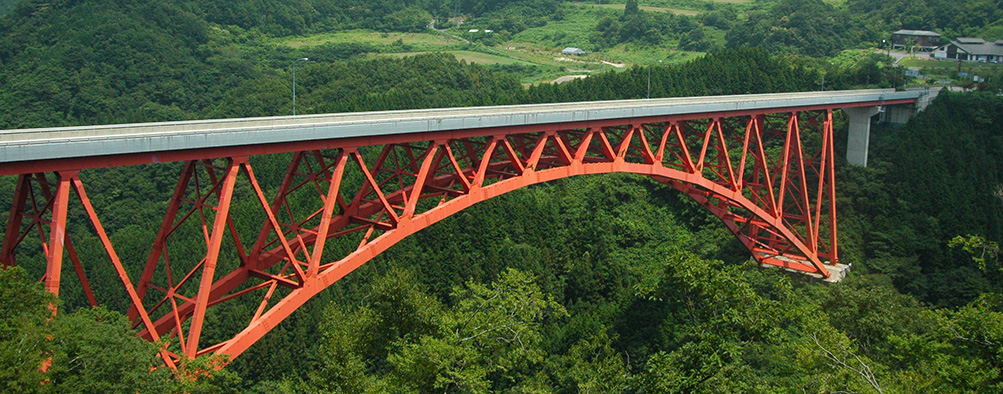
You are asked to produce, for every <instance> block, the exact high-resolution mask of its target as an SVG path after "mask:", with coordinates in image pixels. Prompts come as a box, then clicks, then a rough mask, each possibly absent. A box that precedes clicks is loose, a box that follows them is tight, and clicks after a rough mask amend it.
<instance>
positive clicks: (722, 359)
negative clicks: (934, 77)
mask: <svg viewBox="0 0 1003 394" xmlns="http://www.w3.org/2000/svg"><path fill="white" fill-rule="evenodd" d="M606 3H607V2H594V3H588V2H586V3H584V5H583V4H582V3H571V2H561V1H556V0H512V1H477V0H458V1H452V0H381V1H378V2H371V1H356V0H335V1H330V0H293V1H276V0H270V1H255V2H233V1H223V0H204V1H198V2H196V1H188V0H173V1H169V0H154V1H138V0H115V1H75V0H26V1H21V2H5V1H0V14H3V13H4V11H9V12H7V13H6V15H5V16H3V17H2V19H0V86H3V89H0V129H9V128H28V127H46V126H61V125H81V124H104V123H123V122H146V121H163V120H182V119H200V118H224V117H246V116H271V115H279V114H288V113H290V112H291V102H290V92H291V88H292V86H291V84H292V81H291V75H290V72H291V67H290V65H291V63H292V59H297V58H301V57H308V58H310V59H311V61H310V62H304V63H301V64H299V68H298V70H297V84H298V86H297V92H298V93H299V94H300V96H299V97H298V100H299V101H298V103H297V106H298V107H297V108H298V109H297V110H298V111H300V112H301V113H323V112H342V111H366V110H383V109H403V108H431V107H450V106H470V105H494V104H519V103H544V102H567V101H584V100H607V99H624V98H642V97H645V96H646V95H647V89H648V77H649V75H650V86H651V96H652V97H670V96H696V95H715V94H745V93H766V92H781V91H809V90H819V89H821V88H822V87H823V86H822V85H823V84H824V88H826V89H827V90H828V89H848V88H855V87H893V86H901V83H902V79H901V78H902V73H901V70H900V69H898V68H895V67H893V66H891V64H890V61H889V60H888V58H887V57H886V56H884V55H883V54H878V53H873V52H872V51H858V52H852V51H842V50H843V49H847V48H856V47H867V45H868V42H870V43H871V44H873V43H875V42H879V41H880V40H881V39H882V38H884V37H885V35H886V34H887V32H888V31H891V30H894V29H898V28H914V29H919V28H922V29H934V30H937V31H939V32H941V33H943V34H945V35H947V36H949V37H953V36H960V35H979V34H986V36H985V38H987V39H993V38H1003V26H1000V23H1001V22H1000V20H1001V14H1000V12H1001V11H1000V10H1001V9H1003V7H1001V6H1000V3H999V1H998V0H996V1H995V2H993V1H986V0H966V1H962V2H954V3H946V2H936V1H918V2H900V1H884V2H874V1H859V0H849V1H847V2H846V3H845V4H834V3H832V2H822V1H818V0H779V1H756V2H751V3H741V4H722V3H705V2H699V1H697V0H686V1H683V0H679V1H676V2H659V3H657V4H655V5H657V6H666V5H667V6H679V7H684V6H685V7H691V8H692V7H696V8H700V11H699V12H697V13H696V14H692V13H690V15H687V14H674V13H671V12H663V11H660V10H661V9H665V8H666V7H663V8H661V9H660V8H657V7H655V8H656V9H654V10H653V9H652V8H650V7H647V6H648V5H649V4H647V3H646V2H643V1H642V2H638V1H633V0H631V1H629V2H627V3H628V4H619V5H615V4H606ZM591 6H595V7H594V8H581V7H591ZM600 6H601V7H600ZM613 6H616V7H613ZM576 7H577V8H576ZM568 15H579V16H580V15H586V16H587V17H588V18H591V19H589V23H588V24H587V26H586V27H585V28H582V30H581V31H586V32H588V33H586V34H581V37H580V38H581V39H583V40H587V44H588V45H591V46H592V48H597V49H603V50H622V49H623V48H625V46H626V47H634V48H640V49H641V50H642V51H655V50H660V49H661V48H664V47H672V48H678V49H684V50H695V51H710V53H709V54H706V55H702V56H699V57H696V58H695V60H692V61H688V62H682V63H675V64H671V63H670V62H666V63H665V64H660V65H657V66H653V67H641V66H633V67H629V66H628V67H623V68H622V69H617V71H607V72H595V73H592V74H591V76H590V77H588V78H585V79H580V80H576V81H574V82H569V83H565V84H535V85H532V86H528V87H526V86H524V85H523V84H522V83H521V81H520V75H521V73H525V72H527V70H533V69H534V68H538V67H539V66H536V65H525V64H519V63H512V64H495V65H481V64H474V63H473V62H469V61H464V60H457V58H456V56H455V55H454V54H453V53H442V52H435V51H431V52H435V53H411V51H412V50H413V49H414V46H415V45H419V44H414V43H411V42H405V41H404V40H403V38H402V39H399V40H395V39H388V40H387V43H372V42H333V43H332V42H327V43H323V44H318V45H308V46H299V47H297V46H289V45H281V44H278V42H281V41H278V40H279V39H282V38H288V37H308V36H310V35H316V34H321V35H322V34H327V33H329V32H340V31H346V30H349V29H360V28H364V29H369V30H371V31H376V32H378V33H374V34H377V35H387V36H388V37H389V36H390V35H389V33H390V32H421V31H426V30H428V28H427V26H428V25H429V24H430V23H431V22H432V21H433V19H434V20H435V24H436V27H437V28H439V27H440V26H442V27H445V28H446V30H444V31H443V32H437V33H436V34H442V35H447V36H448V35H449V34H452V33H450V32H451V31H456V30H459V31H463V29H464V28H465V26H476V27H478V28H497V29H498V30H499V32H498V34H497V35H496V36H494V37H486V38H482V39H481V40H482V41H478V40H479V38H476V37H473V36H468V38H464V40H467V41H471V42H467V43H463V44H458V45H466V46H464V47H463V48H465V49H477V48H480V49H481V50H484V51H488V52H491V51H497V49H496V47H491V46H490V45H486V44H479V43H478V42H491V41H492V40H494V41H503V39H505V38H511V37H513V36H514V35H515V34H518V33H519V32H523V31H527V30H528V29H531V28H534V27H540V26H548V25H550V24H553V23H562V18H566V17H568ZM460 20H463V21H464V22H463V23H465V24H466V25H464V27H457V26H456V25H455V24H456V23H460ZM448 29H453V30H448ZM994 29H996V30H994ZM994 31H998V32H999V35H998V36H997V37H993V36H991V34H994V33H993V32H994ZM311 37H312V36H311ZM393 37H404V38H406V37H410V36H404V35H400V36H393ZM439 37H442V36H439ZM448 39H449V40H453V41H454V42H461V40H460V39H459V38H456V37H449V38H448ZM576 39H577V37H576ZM555 40H556V38H555ZM478 45H481V46H478ZM750 47H759V48H750ZM384 52H393V53H395V54H400V53H403V54H406V56H374V54H383V53H384ZM417 52H422V51H417ZM546 56H549V55H546ZM980 87H981V88H982V89H987V90H990V91H993V90H994V89H995V90H996V91H998V89H999V88H1000V82H999V80H998V79H995V80H994V79H990V80H989V81H988V82H986V83H984V84H982V85H980ZM839 116H841V115H839ZM837 120H838V122H837V123H838V124H837V133H838V135H837V137H836V141H837V148H838V149H845V148H842V145H843V141H845V119H843V118H838V119H837ZM1001 136H1003V99H1001V98H1000V97H999V96H997V95H993V94H989V93H965V94H961V93H948V92H944V93H942V94H941V97H940V98H938V100H937V101H936V102H935V103H934V104H933V105H932V106H931V107H930V108H929V109H928V110H927V111H926V112H924V113H922V114H920V115H919V116H918V117H916V118H915V119H913V120H912V121H911V122H910V123H909V124H908V125H906V126H904V127H898V128H894V127H893V128H887V127H883V126H875V130H874V132H873V134H872V138H873V140H872V145H871V147H872V149H871V165H870V167H868V168H859V167H850V166H848V165H846V164H845V163H843V162H838V163H837V184H838V185H839V186H838V193H839V194H838V198H839V214H840V216H839V225H840V237H841V248H842V250H843V256H842V259H843V261H844V262H847V263H851V262H852V263H853V264H854V270H853V271H852V273H851V274H850V277H849V278H847V279H846V280H845V281H844V282H842V283H839V284H835V285H823V284H820V283H818V282H816V281H813V280H810V279H807V278H803V277H799V276H789V275H786V274H784V273H782V272H778V271H775V270H762V269H759V268H757V267H755V266H754V265H751V264H750V263H748V255H747V252H746V251H745V249H744V247H743V246H742V245H740V244H739V243H738V242H737V241H736V240H735V239H734V238H733V237H732V236H731V234H730V233H729V232H728V230H727V229H726V228H724V227H723V226H721V224H720V223H719V222H718V221H717V220H716V219H715V218H714V217H713V216H712V215H709V214H708V213H707V212H706V211H705V210H704V209H703V208H701V207H699V206H698V205H696V204H695V203H693V202H692V201H690V200H689V199H687V198H686V197H685V196H682V195H680V194H679V193H677V192H675V191H674V190H672V189H671V188H668V187H666V186H664V185H662V184H660V183H657V182H655V181H653V180H650V179H647V178H643V177H638V176H625V175H609V176H594V177H581V178H572V179H566V180H562V181H559V182H552V183H548V184H543V185H538V186H535V187H532V188H527V189H522V190H519V191H516V192H513V193H510V194H507V195H505V196H502V197H499V198H496V199H493V200H489V201H486V202H484V203H481V204H479V205H476V206H474V207H471V208H469V209H468V210H466V211H464V212H461V213H459V214H457V215H455V216H454V217H451V218H449V219H447V220H444V221H442V222H441V223H439V224H437V225H435V226H432V227H430V228H428V229H426V230H424V231H422V232H420V233H418V234H416V235H414V236H412V237H410V238H408V239H405V240H404V241H403V242H402V243H400V244H399V245H397V246H395V247H394V248H391V249H390V250H388V251H387V252H386V253H384V254H382V255H381V256H380V257H378V258H377V259H375V260H373V261H372V262H370V263H368V264H366V265H364V266H363V267H362V268H360V269H359V270H358V271H356V272H354V273H353V274H351V275H349V276H348V277H346V278H345V279H343V280H342V281H340V282H339V283H337V284H336V285H335V286H332V288H331V289H329V290H328V291H326V292H324V293H321V295H319V296H318V297H317V298H315V299H314V300H312V301H311V302H309V303H308V304H307V305H305V306H304V307H303V308H301V310H300V311H299V312H298V313H296V314H294V315H293V316H292V317H291V318H289V319H287V320H286V321H285V322H283V323H282V324H281V325H279V326H278V327H277V328H275V330H274V331H272V333H271V334H269V335H268V336H266V337H265V338H264V339H263V340H262V341H260V342H259V343H257V344H255V345H254V346H253V347H252V348H251V349H250V350H249V351H248V352H246V353H245V354H244V355H242V356H241V358H239V359H237V360H235V361H234V362H233V363H232V364H230V365H229V366H228V367H227V368H226V369H224V370H222V371H221V372H211V371H213V368H212V367H213V366H214V364H213V363H215V362H219V360H212V359H197V360H195V361H193V362H191V363H190V364H189V365H186V366H185V369H184V370H185V371H188V372H186V373H189V374H184V373H183V374H178V375H173V374H171V373H169V371H167V370H166V369H165V368H155V367H154V366H156V365H159V363H158V361H157V359H156V357H155V354H156V351H157V347H156V344H150V343H146V342H144V341H141V340H139V339H137V338H134V337H132V336H131V335H130V334H131V333H132V332H131V330H130V328H129V323H128V322H127V320H126V319H125V318H124V317H123V316H122V315H121V314H120V313H119V312H121V311H123V310H124V309H123V308H124V307H125V304H124V301H122V300H124V299H125V296H124V292H123V291H122V290H121V289H119V288H118V287H113V284H114V283H115V280H117V279H116V278H114V275H113V274H112V273H110V272H103V273H100V274H97V275H95V276H93V277H91V281H92V285H95V286H107V287H109V289H108V290H107V292H106V294H109V295H108V296H106V297H107V298H105V299H102V301H103V302H105V303H106V304H108V305H107V307H108V309H104V308H96V309H92V308H88V307H85V305H86V301H85V299H84V298H83V294H82V292H80V291H78V290H75V289H74V288H73V287H72V286H71V285H69V284H67V285H66V286H67V289H66V290H65V291H64V292H62V294H61V299H60V300H58V301H54V300H53V299H52V298H51V297H50V296H49V295H47V294H46V293H44V292H43V291H42V289H41V288H40V286H39V285H38V284H37V283H36V280H37V275H38V274H39V272H41V270H42V269H43V266H44V258H43V255H42V252H41V248H40V247H39V248H37V249H39V250H36V251H29V250H24V251H21V253H22V254H21V255H20V260H19V263H21V264H22V266H23V267H19V268H15V269H6V270H2V271H0V305H2V308H0V366H2V367H0V392H18V393H20V392H70V393H71V392H135V391H141V392H165V393H166V392H187V393H198V392H261V393H266V392H267V393H272V392H285V393H299V392H303V393H306V392H345V393H358V392H373V393H377V392H433V391H434V392H456V393H459V392H478V393H479V392H499V393H501V392H540V393H546V392H553V393H573V392H608V393H665V392H685V393H720V392H764V393H766V392H819V393H828V392H971V393H982V392H1000V391H1003V359H1001V356H1000V355H1001V354H1003V352H1001V347H1000V346H1001V345H1000V344H1001V343H1003V296H1001V293H1003V288H1001V286H1003V285H1001V283H1003V282H1001V279H1003V278H1001V275H1003V271H1001V270H1003V265H1001V264H1000V261H999V251H1000V249H999V242H1000V241H1003V221H1001V218H1003V216H1001V214H1003V198H1001V197H1000V196H1001V191H1000V189H1001V188H1000V184H1001V175H1000V174H1001V168H1003V161H1001V160H1003V138H1001ZM840 157H841V155H840ZM262 160H263V161H262V162H261V163H256V164H255V165H256V168H268V167H275V168H279V167H281V166H282V163H281V160H278V159H269V158H264V159H262ZM259 165H260V166H261V167H258V166H259ZM177 172H178V168H177V166H176V165H174V164H164V165H149V166H138V167H119V168H111V169H105V170H95V171H87V172H85V173H84V174H83V176H86V177H87V179H88V187H89V189H88V193H89V194H90V195H91V198H92V199H93V200H94V201H95V205H96V206H100V207H103V208H101V209H106V210H107V212H114V213H115V214H113V215H112V214H104V212H101V216H102V220H103V221H104V224H105V225H106V227H107V228H108V230H109V232H110V233H111V238H112V239H113V241H114V242H115V244H116V246H117V248H118V249H119V250H120V251H121V254H122V258H123V261H126V262H128V264H130V265H129V266H128V267H127V268H128V269H129V270H130V273H131V274H132V275H137V273H136V272H138V270H139V269H141V268H140V264H141V262H143V261H145V258H146V253H148V251H147V250H144V248H146V247H148V246H147V245H146V244H145V243H144V242H145V241H146V239H147V238H144V237H145V236H146V235H148V234H147V233H149V232H150V231H154V230H155V229H156V227H157V223H158V221H159V218H158V216H157V215H158V212H162V211H163V208H164V205H165V204H166V201H167V200H168V199H169V198H170V193H171V191H172V187H173V183H172V182H173V181H174V180H175V179H176V178H175V177H176V176H177ZM280 172H281V171H276V173H280ZM278 176H279V175H275V174H270V175H269V174H267V173H265V174H262V179H263V182H268V181H271V182H272V183H275V182H278V180H277V179H271V178H276V177H278ZM13 187H14V186H13V180H12V179H10V178H3V179H0V201H11V196H12V195H13ZM0 212H3V213H2V214H0V219H4V220H5V219H6V217H7V213H6V212H7V209H3V210H0ZM75 226H76V227H73V228H71V229H70V232H71V233H72V234H75V235H81V234H86V233H87V232H88V231H89V229H88V228H87V227H86V226H85V225H82V224H77V225H75ZM151 229H154V230H151ZM81 253H82V256H84V257H85V258H87V259H91V260H93V261H100V260H101V259H102V258H103V257H102V256H100V251H99V250H90V249H87V250H83V249H82V250H81ZM89 261H90V260H89ZM119 287H120V286H119ZM52 302H59V308H60V311H61V313H60V314H59V315H58V316H56V317H55V318H50V316H51V315H50V310H49V309H48V305H49V304H50V303H52ZM248 307H250V308H253V307H254V306H247V305H239V304H233V305H231V304H224V305H222V306H220V307H219V308H215V309H211V313H210V315H209V316H208V319H209V320H210V323H211V324H216V325H218V326H227V323H228V322H227V316H229V315H228V309H227V308H248ZM471 322H473V323H471ZM474 327H488V328H491V327H506V328H510V329H511V330H510V331H509V332H508V334H507V335H506V336H503V337H482V336H478V332H477V331H475V330H474ZM50 338H51V339H50ZM499 338H501V339H499ZM517 343H518V345H516V344H517ZM109 348H111V349H116V351H115V352H108V351H106V350H107V349H109ZM43 360H51V361H52V368H51V369H48V370H46V371H41V370H39V369H38V368H37V366H38V365H40V364H41V363H42V362H43ZM192 376H200V378H199V379H192V378H191V377H192ZM42 381H46V382H47V384H44V385H43V384H39V382H42Z"/></svg>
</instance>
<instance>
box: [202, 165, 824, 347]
mask: <svg viewBox="0 0 1003 394" xmlns="http://www.w3.org/2000/svg"><path fill="white" fill-rule="evenodd" d="M609 173H633V174H641V175H648V176H652V177H655V178H656V179H658V178H662V179H669V180H673V181H682V182H686V183H690V184H694V185H700V186H703V187H706V188H708V189H709V190H711V191H712V192H713V193H715V194H717V195H718V196H721V197H724V198H729V200H730V201H733V202H736V203H739V204H741V205H742V206H743V207H746V208H747V209H749V210H750V211H752V212H754V213H755V215H756V216H757V217H758V218H760V219H762V220H764V221H772V222H774V223H777V222H779V220H774V219H773V218H772V217H770V215H769V213H767V212H766V211H765V210H763V209H760V208H759V207H756V206H755V204H754V203H753V202H752V201H750V200H748V199H746V198H744V197H742V196H741V193H740V192H734V191H732V190H729V189H726V188H724V187H722V186H721V185H718V184H715V183H713V182H711V181H708V180H706V179H704V178H702V177H700V178H697V179H694V178H695V177H694V176H693V174H688V173H684V172H682V171H678V170H675V169H671V168H666V167H662V166H660V165H646V164H634V163H623V162H621V163H594V164H582V165H579V166H571V167H563V168H554V169H547V170H542V171H538V172H530V173H527V174H524V175H522V176H520V177H517V178H510V179H506V180H502V181H500V182H498V183H494V184H491V185H489V186H487V187H484V188H480V189H474V190H471V191H470V193H469V194H467V195H465V196H462V197H458V198H456V199H453V200H450V201H448V202H446V203H444V204H442V205H440V206H438V207H435V208H433V209H431V210H429V211H427V212H425V213H423V214H420V215H418V216H416V217H415V218H414V219H413V220H408V221H401V222H399V223H398V227H397V228H395V229H392V230H389V231H387V232H386V233H384V234H382V235H381V236H380V237H378V238H376V239H375V240H373V241H372V242H370V243H368V244H367V245H365V246H363V247H362V248H359V249H358V250H356V251H355V252H353V253H351V254H350V255H349V256H347V257H345V258H344V259H341V260H339V261H337V262H335V263H331V264H328V265H327V267H325V268H323V269H322V270H321V272H320V273H319V275H318V276H317V277H315V278H312V279H311V280H308V281H307V283H305V284H304V285H303V287H301V288H298V289H295V290H293V291H292V292H291V293H290V294H289V295H288V296H286V297H285V298H283V299H282V300H281V301H279V302H278V303H277V304H276V305H275V306H274V307H272V308H271V309H270V310H269V311H268V312H267V313H265V314H264V315H262V316H261V317H260V318H259V319H257V320H256V321H254V322H252V323H251V324H250V325H248V327H247V328H246V329H245V330H243V331H242V332H240V333H239V334H237V336H235V337H234V338H233V339H231V340H230V341H228V342H226V343H225V344H223V345H222V346H221V347H219V348H218V352H219V353H222V354H227V355H229V356H231V357H236V356H239V355H240V354H241V353H243V352H244V351H245V350H247V349H248V348H249V347H250V346H251V345H252V344H253V343H254V342H256V341H257V340H258V339H260V338H261V337H262V336H264V335H265V334H266V333H268V331H270V330H271V329H272V328H274V327H275V326H276V325H277V324H278V323H279V322H281V321H282V320H284V319H285V318H286V317H288V316H289V315H290V314H292V313H293V312H294V311H295V310H296V309H298V308H299V307H300V306H302V305H303V304H304V303H305V302H307V301H308V300H309V299H310V298H312V297H313V296H314V295H316V294H317V293H319V292H320V291H323V290H324V289H326V288H327V287H329V286H331V285H332V284H334V283H335V282H337V281H338V280H340V279H341V278H343V277H344V276H345V275H348V274H349V273H351V272H352V271H354V270H355V269H356V268H358V267H360V266H362V265H363V264H365V263H366V262H368V261H370V260H372V259H373V258H375V257H376V256H378V255H379V254H380V253H382V252H383V251H385V250H387V249H388V248H390V247H391V246H393V245H394V244H396V243H397V242H399V241H400V240H402V239H404V238H405V237H407V236H409V235H412V234H414V233H416V232H418V231H420V230H422V229H424V228H426V227H428V226H431V225H433V224H435V223H437V222H439V221H440V220H442V219H445V218H447V217H449V216H452V215H453V214H455V213H457V212H460V211H462V210H463V209H466V208H468V207H470V206H472V205H474V204H476V203H479V202H482V201H486V200H488V199H490V198H493V197H497V196H500V195H503V194H505V193H508V192H511V191H514V190H517V189H520V188H523V187H526V186H530V185H534V184H538V183H543V182H549V181H554V180H558V179H562V178H568V177H571V176H578V175H592V174H609ZM777 230H778V231H780V232H781V233H783V234H785V235H791V236H792V237H793V235H792V234H791V233H790V230H788V229H785V228H782V227H778V228H777ZM795 243H796V244H797V245H798V247H799V248H803V249H805V250H807V247H806V246H805V245H804V244H803V243H800V242H798V241H795ZM815 263H818V264H817V265H814V266H815V267H816V268H818V269H820V270H824V269H825V268H824V266H822V264H821V263H819V262H817V261H816V262H815ZM823 272H824V271H823Z"/></svg>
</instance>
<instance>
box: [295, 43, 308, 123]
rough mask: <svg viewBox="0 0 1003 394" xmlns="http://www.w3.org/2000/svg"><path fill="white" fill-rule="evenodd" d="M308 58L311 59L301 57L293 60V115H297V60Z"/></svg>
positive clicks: (302, 60)
mask: <svg viewBox="0 0 1003 394" xmlns="http://www.w3.org/2000/svg"><path fill="white" fill-rule="evenodd" d="M307 60H310V59H307V58H305V57H301V58H299V59H296V60H294V61H293V116H296V62H305V61H307Z"/></svg>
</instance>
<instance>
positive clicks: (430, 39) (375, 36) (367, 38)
mask: <svg viewBox="0 0 1003 394" xmlns="http://www.w3.org/2000/svg"><path fill="white" fill-rule="evenodd" d="M398 41H400V42H401V43H404V44H408V45H417V46H427V47H437V46H447V45H452V44H457V43H459V41H457V40H453V39H449V38H446V37H442V36H438V35H435V34H428V33H381V32H375V31H370V30H349V31H342V32H337V33H322V34H314V35H310V36H305V37H286V38H282V39H280V40H279V41H278V42H277V43H278V44H279V45H284V46H288V47H293V48H302V47H308V46H316V45H323V44H343V43H364V44H376V45H381V44H382V45H390V44H393V43H396V42H398Z"/></svg>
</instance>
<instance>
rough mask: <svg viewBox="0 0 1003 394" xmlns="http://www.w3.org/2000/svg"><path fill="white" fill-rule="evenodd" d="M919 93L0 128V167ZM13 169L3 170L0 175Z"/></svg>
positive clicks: (841, 102) (873, 101)
mask: <svg viewBox="0 0 1003 394" xmlns="http://www.w3.org/2000/svg"><path fill="white" fill-rule="evenodd" d="M919 96H920V92H895V91H894V90H850V91H830V92H805V93H775V94H752V95H735V96H709V97H683V98H663V99H645V100H617V101H597V102H582V103H559V104H535V105H512V106H495V107H470V108H448V109H424V110H403V111H383V112H360V113H344V114H323V115H301V116H280V117H267V118H244V119H220V120H198V121H183V122H164V123H142V124H122V125H102V126H83V127H59V128H43V129H23V130H5V131H0V163H18V162H21V163H26V162H36V163H37V162H39V161H44V160H53V159H68V158H100V157H107V156H114V155H127V154H150V153H156V152H171V151H187V150H198V149H207V148H221V147H239V146H251V145H262V144H281V143H291V142H300V143H302V142H304V141H320V140H333V139H343V138H353V137H371V136H380V135H394V134H409V133H426V132H437V131H453V130H470V129H483V128H492V127H505V126H522V125H535V124H553V123H575V122H590V121H602V120H611V119H627V118H645V117H658V116H670V115H685V114H698V113H700V114H707V113H718V112H739V111H748V110H760V109H767V108H803V107H814V106H831V107H839V108H845V107H855V106H865V105H880V104H882V103H886V102H902V101H914V100H916V99H917V98H918V97H919ZM163 159H165V160H164V161H169V160H170V159H169V158H167V157H165V158H163ZM154 161H159V160H154ZM0 167H2V166H0ZM88 167H89V166H88ZM17 171H18V170H16V169H14V168H7V169H3V170H0V173H8V174H9V173H17Z"/></svg>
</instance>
